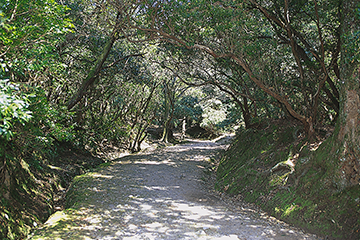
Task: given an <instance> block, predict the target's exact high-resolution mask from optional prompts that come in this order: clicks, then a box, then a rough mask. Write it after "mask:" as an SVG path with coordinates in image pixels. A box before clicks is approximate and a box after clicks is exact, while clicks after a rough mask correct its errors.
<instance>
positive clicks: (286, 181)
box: [217, 122, 360, 239]
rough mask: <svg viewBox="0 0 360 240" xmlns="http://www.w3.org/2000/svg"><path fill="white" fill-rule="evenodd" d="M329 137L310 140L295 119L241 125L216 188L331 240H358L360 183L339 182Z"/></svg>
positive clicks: (220, 166) (221, 166)
mask: <svg viewBox="0 0 360 240" xmlns="http://www.w3.org/2000/svg"><path fill="white" fill-rule="evenodd" d="M321 134H322V135H323V136H322V137H321ZM328 135H329V134H328ZM326 137H327V134H326V132H325V131H321V132H319V137H318V141H317V142H315V143H312V144H309V142H308V141H307V139H306V138H305V137H303V136H302V133H301V128H300V127H299V126H298V125H297V124H295V123H284V122H277V123H271V124H270V123H269V124H265V125H264V126H262V127H261V128H259V129H248V130H245V129H241V130H239V132H238V133H237V136H236V138H235V140H234V142H233V143H232V145H231V146H230V148H229V149H228V151H227V152H226V154H225V155H224V157H223V158H222V159H221V161H220V163H219V166H218V169H217V188H218V189H219V190H221V191H224V192H226V193H229V194H231V195H237V196H238V197H239V198H241V199H243V200H245V201H247V202H252V203H255V204H257V205H259V206H260V207H262V208H263V209H264V210H266V211H267V212H269V213H270V214H272V215H274V216H276V217H278V218H280V219H282V220H285V221H287V222H289V223H291V224H294V225H296V226H299V227H302V228H305V229H307V230H309V231H311V232H314V233H317V234H319V235H322V236H327V237H328V238H329V239H359V238H360V232H359V231H360V219H359V213H360V186H359V185H355V186H353V187H351V188H345V189H344V190H340V189H341V188H339V187H338V186H336V184H335V183H336V182H337V181H336V179H334V176H335V173H336V172H337V171H338V170H339V169H338V164H336V162H335V159H336V157H334V153H333V152H332V151H331V148H333V147H334V146H333V142H334V141H332V137H328V138H327V139H326V140H325V138H326ZM324 140H325V141H324ZM323 141H324V142H323ZM319 145H320V146H319ZM335 149H336V148H335Z"/></svg>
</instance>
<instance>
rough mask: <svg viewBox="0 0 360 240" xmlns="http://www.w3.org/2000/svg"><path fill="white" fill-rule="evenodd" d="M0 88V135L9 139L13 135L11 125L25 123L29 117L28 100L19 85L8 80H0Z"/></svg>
mask: <svg viewBox="0 0 360 240" xmlns="http://www.w3.org/2000/svg"><path fill="white" fill-rule="evenodd" d="M0 89H1V90H0V137H2V138H5V139H6V140H10V139H11V137H12V136H13V135H14V132H13V131H12V127H13V125H15V124H16V123H17V122H18V123H20V124H25V123H26V122H28V121H29V119H30V118H31V112H30V111H29V110H28V107H29V100H28V96H26V95H24V94H23V93H22V92H21V91H20V89H19V85H18V84H14V83H11V82H9V80H0Z"/></svg>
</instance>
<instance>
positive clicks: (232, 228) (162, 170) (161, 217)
mask: <svg viewBox="0 0 360 240" xmlns="http://www.w3.org/2000/svg"><path fill="white" fill-rule="evenodd" d="M226 140H227V138H224V139H222V140H220V141H217V142H215V141H191V142H189V143H186V144H182V145H176V146H171V147H166V148H163V149H157V150H155V151H152V152H150V153H142V154H138V155H130V156H126V157H123V158H120V159H118V161H115V162H113V163H112V164H111V165H110V166H107V167H104V168H101V169H100V170H98V171H97V172H94V173H90V174H86V175H85V176H83V177H82V178H81V179H80V180H79V181H77V182H76V186H73V188H75V189H76V191H75V193H76V194H75V195H74V196H75V198H76V199H77V200H76V204H75V205H74V206H73V207H72V208H71V209H67V210H64V211H61V212H57V213H55V214H54V215H53V216H52V217H51V218H50V219H49V220H48V221H47V222H46V223H45V224H44V226H42V227H41V228H40V229H39V230H37V231H36V232H35V234H34V235H33V236H32V238H31V239H52V240H53V239H101V240H105V239H169V240H170V239H174V240H175V239H234V240H235V239H318V238H317V237H316V236H314V235H311V234H307V233H305V232H304V231H302V230H299V229H296V228H293V227H290V226H288V225H287V224H285V223H283V222H280V221H277V220H276V219H274V218H272V217H269V216H268V215H267V214H265V213H264V212H261V211H259V210H257V209H255V208H251V207H250V206H249V205H248V204H245V203H241V202H238V201H235V202H233V201H230V200H229V199H227V198H226V197H224V196H222V195H221V194H219V193H216V192H215V191H213V190H212V189H213V186H212V185H213V184H212V183H213V181H212V180H211V179H212V177H211V176H210V175H209V174H208V175H207V174H205V171H204V170H206V169H207V168H208V167H209V165H210V164H209V159H210V158H211V157H213V156H214V155H216V154H217V153H219V152H220V151H221V150H223V149H225V148H226V146H227V145H226V144H227V141H226Z"/></svg>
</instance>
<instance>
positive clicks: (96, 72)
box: [67, 30, 117, 110]
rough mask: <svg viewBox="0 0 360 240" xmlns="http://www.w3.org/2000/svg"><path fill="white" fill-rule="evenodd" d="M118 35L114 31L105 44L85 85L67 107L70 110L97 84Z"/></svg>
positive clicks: (83, 84)
mask: <svg viewBox="0 0 360 240" xmlns="http://www.w3.org/2000/svg"><path fill="white" fill-rule="evenodd" d="M116 35H117V34H116V32H115V30H114V32H113V34H112V35H111V36H110V38H109V40H108V41H107V43H106V44H105V46H104V49H103V52H102V53H101V55H100V56H99V58H98V59H97V61H96V64H95V65H94V67H93V68H92V69H91V70H90V71H89V74H88V75H87V77H86V79H85V80H84V81H83V83H82V84H81V86H80V88H79V90H78V91H77V92H76V94H74V96H73V97H72V98H71V99H70V100H69V102H68V106H67V107H68V109H69V110H70V109H72V108H73V107H74V106H75V105H76V104H77V103H78V102H79V101H80V100H81V99H82V97H83V96H84V95H85V93H86V91H87V89H88V88H89V86H90V85H91V84H93V83H94V82H95V80H96V79H97V78H98V76H99V73H100V71H101V69H102V66H103V64H104V62H105V60H106V59H107V57H108V56H109V53H110V50H111V48H112V46H113V45H114V42H115V40H116Z"/></svg>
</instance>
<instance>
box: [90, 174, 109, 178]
mask: <svg viewBox="0 0 360 240" xmlns="http://www.w3.org/2000/svg"><path fill="white" fill-rule="evenodd" d="M91 176H92V177H94V178H107V179H111V178H113V177H114V176H110V175H103V174H100V173H92V174H91Z"/></svg>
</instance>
